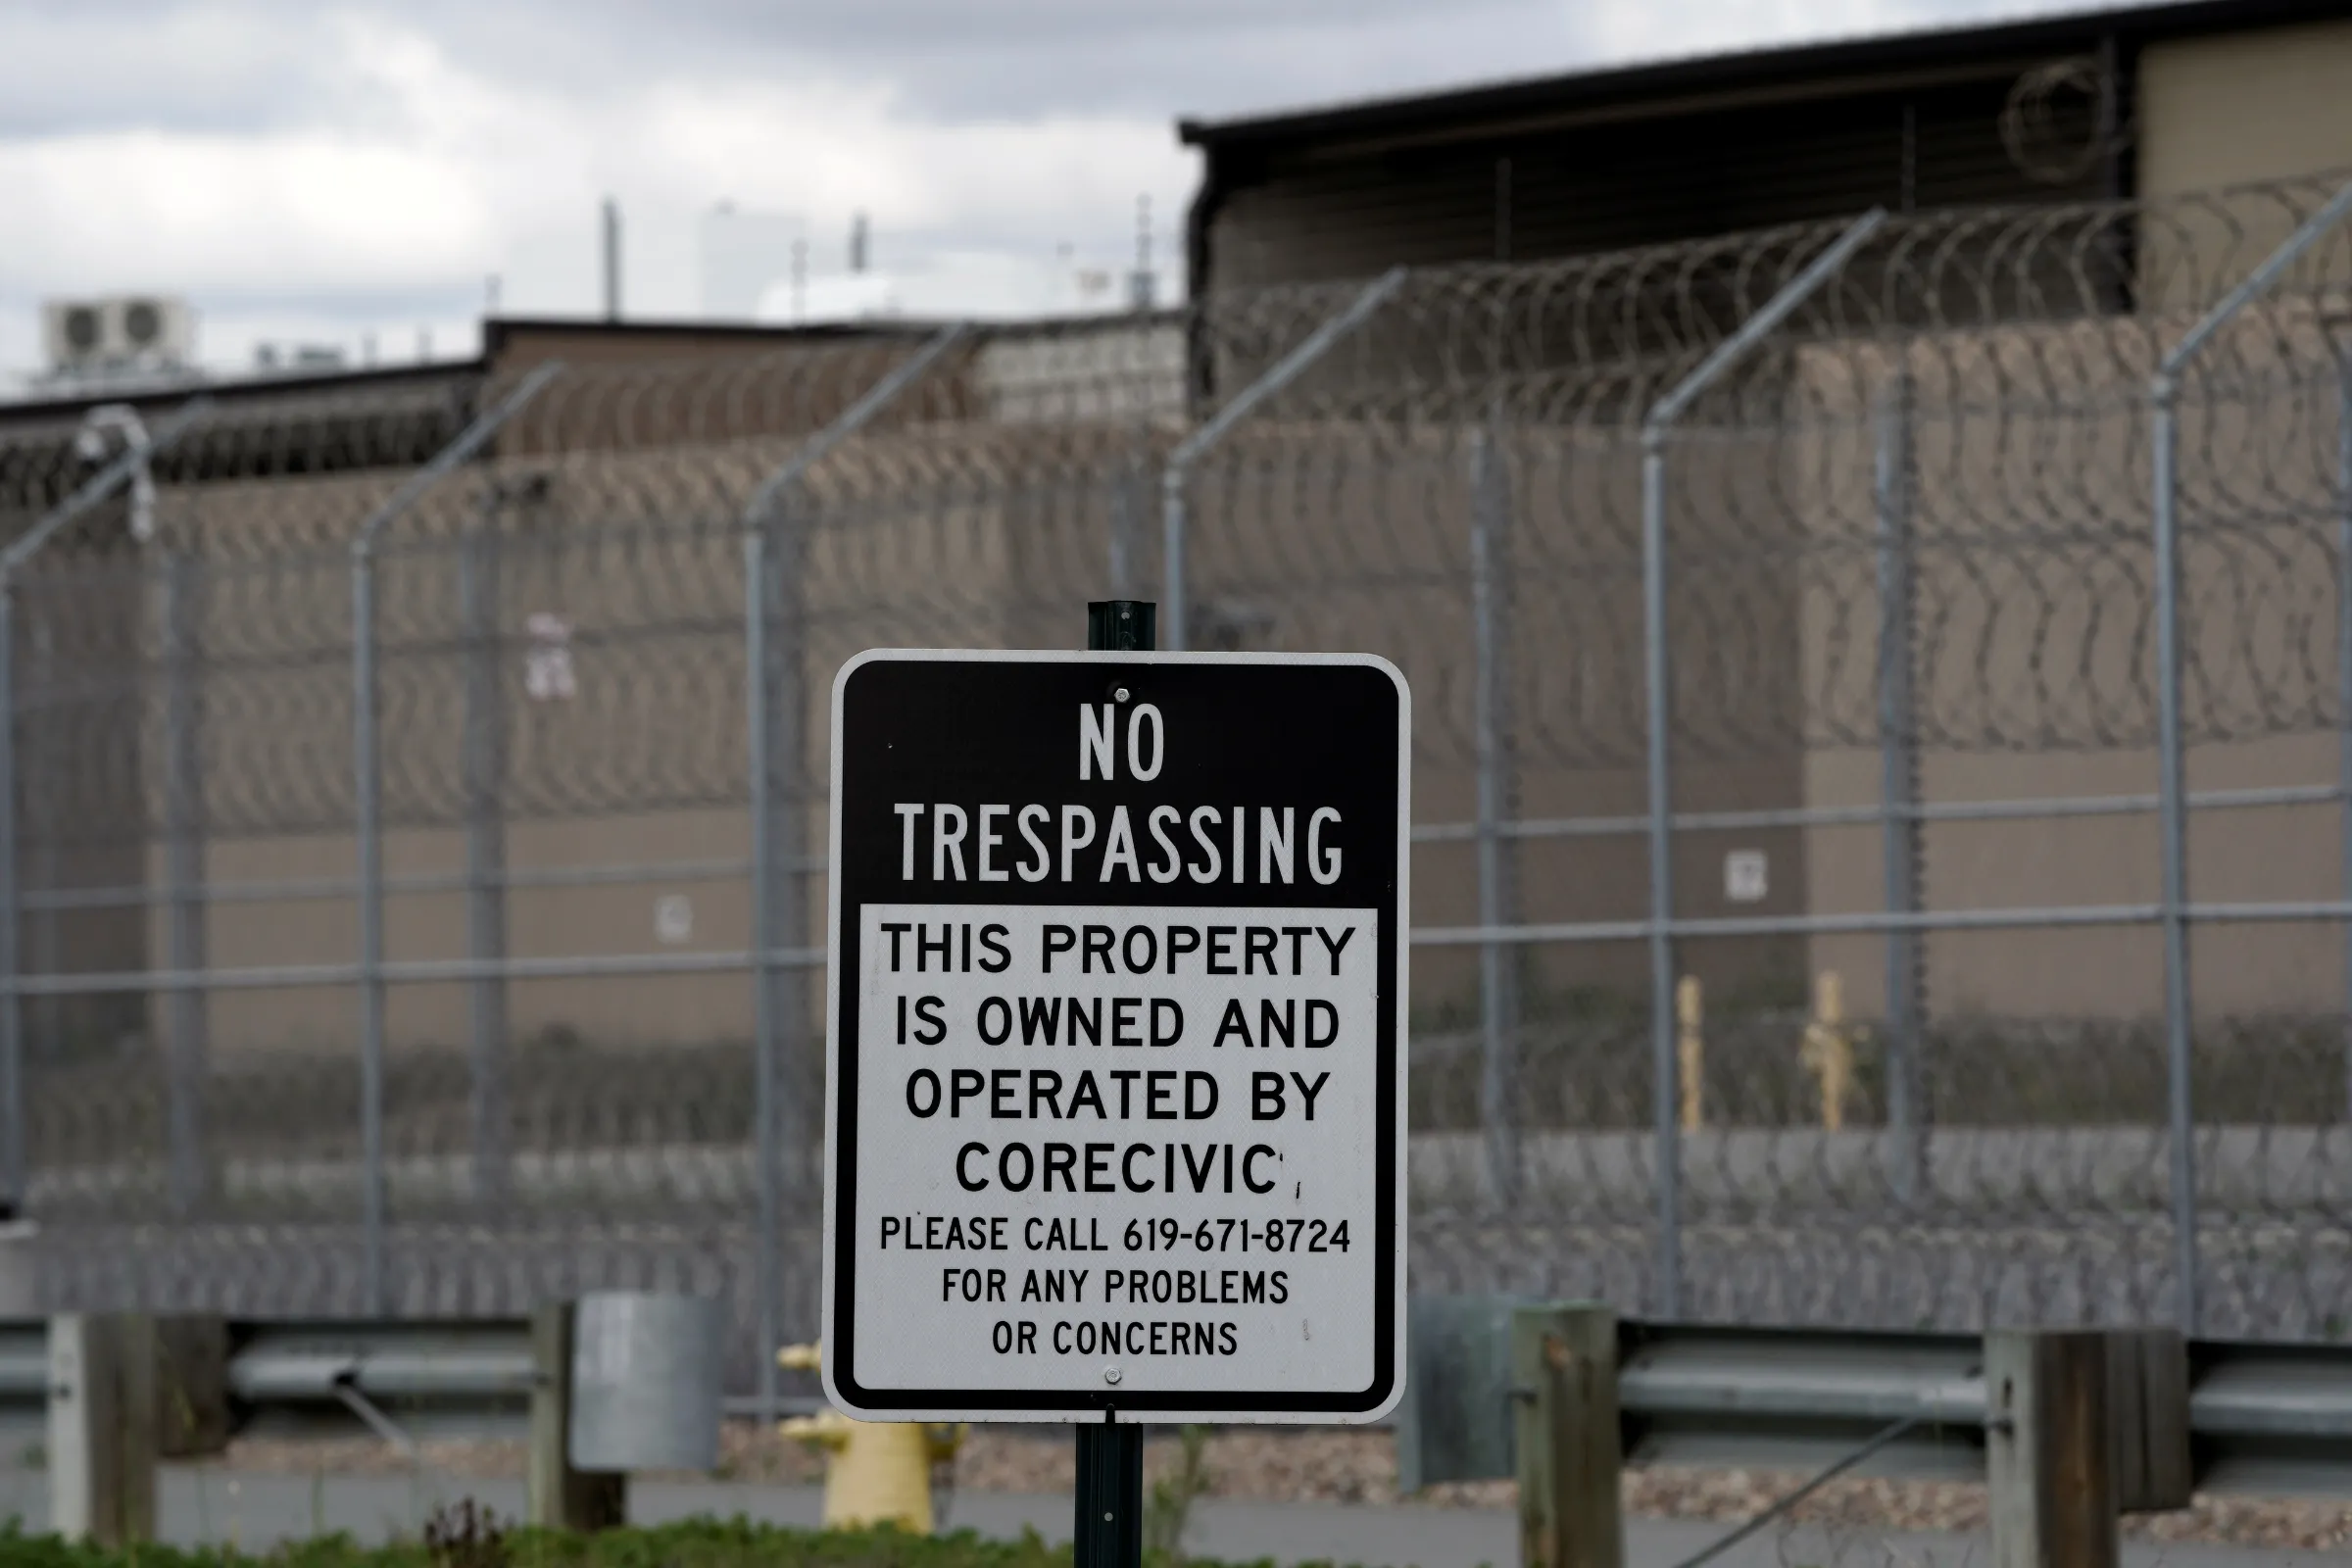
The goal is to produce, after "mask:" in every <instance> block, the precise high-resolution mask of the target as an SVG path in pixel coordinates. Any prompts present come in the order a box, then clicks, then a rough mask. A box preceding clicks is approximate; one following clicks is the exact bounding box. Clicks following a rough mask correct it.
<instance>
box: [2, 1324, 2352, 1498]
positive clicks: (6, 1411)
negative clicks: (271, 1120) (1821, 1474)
mask: <svg viewBox="0 0 2352 1568" xmlns="http://www.w3.org/2000/svg"><path fill="white" fill-rule="evenodd" d="M1496 1306H1497V1309H1498V1311H1499V1312H1500V1313H1501V1314H1502V1315H1503V1316H1504V1317H1506V1318H1507V1308H1508V1303H1505V1302H1499V1301H1498V1302H1497V1303H1496ZM531 1333H532V1326H531V1323H530V1322H529V1320H527V1319H522V1318H513V1319H491V1320H480V1321H447V1322H414V1321H411V1322H356V1321H329V1322H310V1323H303V1322H278V1323H269V1322H246V1321H232V1322H230V1323H229V1324H228V1325H227V1328H226V1334H227V1341H228V1346H229V1351H228V1358H227V1366H226V1379H225V1381H226V1387H227V1394H228V1399H229V1405H230V1425H231V1430H232V1431H234V1432H236V1433H238V1434H241V1435H253V1436H266V1437H284V1438H320V1439H324V1438H353V1437H366V1436H371V1435H372V1436H375V1437H380V1438H384V1439H385V1440H386V1441H400V1440H408V1441H423V1440H427V1439H436V1438H447V1437H468V1438H519V1437H521V1436H522V1435H523V1434H524V1432H525V1430H526V1428H527V1425H528V1419H529V1413H530V1400H531V1396H532V1394H533V1391H534V1390H535V1388H536V1387H537V1386H538V1380H539V1375H540V1374H539V1371H538V1367H537V1362H536V1359H535V1357H534V1351H533V1347H532V1340H531ZM1621 1343H1622V1351H1621V1359H1620V1365H1619V1368H1618V1383H1617V1387H1618V1399H1619V1404H1620V1407H1621V1409H1622V1410H1623V1413H1624V1416H1625V1419H1626V1423H1627V1427H1628V1439H1629V1446H1628V1448H1627V1456H1628V1459H1629V1460H1630V1461H1631V1462H1633V1463H1635V1464H1690V1465H1698V1466H1714V1465H1727V1466H1728V1465H1745V1466H1751V1467H1774V1468H1789V1469H1803V1468H1808V1467H1811V1466H1815V1465H1818V1464H1826V1463H1829V1462H1830V1461H1832V1460H1833V1459H1835V1458H1836V1457H1838V1455H1840V1454H1842V1453H1844V1452H1847V1451H1849V1450H1850V1449H1851V1448H1852V1447H1853V1446H1854V1445H1855V1444H1856V1443H1857V1442H1859V1441H1860V1440H1861V1439H1862V1438H1863V1437H1866V1436H1868V1435H1869V1434H1871V1433H1873V1432H1876V1431H1878V1430H1879V1429H1881V1428H1883V1427H1884V1426H1886V1425H1887V1423H1888V1422H1891V1421H1895V1420H1900V1419H1903V1418H1906V1417H1912V1418H1917V1419H1918V1420H1919V1421H1920V1423H1921V1425H1920V1427H1919V1429H1918V1430H1917V1432H1916V1433H1915V1434H1913V1435H1911V1436H1909V1437H1907V1438H1904V1439H1902V1440H1898V1441H1897V1442H1894V1443H1892V1444H1889V1445H1888V1446H1887V1448H1886V1449H1885V1450H1884V1451H1883V1452H1882V1453H1881V1454H1880V1455H1879V1456H1877V1457H1876V1459H1875V1460H1874V1462H1873V1465H1872V1469H1873V1471H1874V1472H1875V1473H1880V1474H1893V1475H1908V1476H1919V1477H1944V1478H1954V1479H1957V1478H1967V1477H1977V1478H1981V1477H1982V1476H1983V1473H1984V1427H1985V1380H1984V1375H1983V1366H1984V1348H1983V1343H1982V1342H1981V1341H1979V1340H1977V1339H1974V1338H1971V1337H1968V1336H1965V1335H1896V1334H1860V1333H1846V1332H1841V1331H1813V1330H1777V1329H1737V1328H1711V1327H1698V1326H1691V1325H1667V1324H1654V1323H1628V1324H1625V1325H1623V1328H1622V1332H1621ZM2186 1354H2187V1361H2188V1425H2189V1436H2190V1440H2191V1443H2192V1445H2193V1450H2194V1458H2195V1465H2196V1475H2197V1485H2198V1487H2199V1489H2200V1490H2205V1491H2218V1492H2240V1493H2261V1492H2272V1493H2318V1494H2324V1495H2352V1346H2300V1347H2298V1346H2272V1345H2238V1344H2228V1343H2221V1342H2214V1341H2198V1342H2194V1343H2191V1344H2190V1345H2188V1347H2187V1349H2186ZM1473 1359H1474V1360H1475V1359H1476V1358H1475V1357H1473ZM1420 1362H1421V1357H1420V1356H1419V1355H1418V1354H1417V1355H1416V1363H1417V1364H1416V1366H1415V1368H1414V1372H1415V1374H1416V1375H1417V1376H1420V1377H1430V1378H1441V1377H1442V1378H1446V1379H1447V1380H1449V1381H1454V1382H1458V1381H1459V1380H1460V1379H1461V1378H1462V1377H1463V1373H1462V1372H1461V1371H1460V1370H1459V1369H1458V1365H1457V1367H1455V1368H1452V1369H1448V1370H1446V1371H1443V1372H1441V1371H1438V1370H1436V1369H1435V1368H1434V1367H1427V1366H1424V1365H1421V1364H1419V1363H1420ZM1492 1364H1495V1369H1496V1374H1497V1375H1495V1376H1493V1377H1488V1378H1485V1379H1483V1381H1484V1382H1485V1383H1486V1384H1487V1385H1488V1387H1487V1388H1486V1389H1485V1390H1484V1391H1483V1392H1470V1393H1469V1394H1468V1397H1467V1400H1466V1402H1467V1403H1468V1404H1470V1405H1471V1406H1472V1407H1476V1406H1477V1405H1479V1404H1481V1403H1485V1404H1487V1405H1488V1407H1489V1408H1490V1409H1492V1410H1493V1411H1494V1412H1495V1416H1494V1419H1495V1422H1496V1424H1497V1428H1498V1430H1499V1429H1500V1428H1501V1427H1502V1426H1504V1425H1506V1424H1507V1420H1508V1416H1507V1404H1508V1391H1507V1389H1505V1388H1504V1387H1503V1386H1502V1384H1501V1381H1500V1376H1499V1374H1500V1371H1501V1369H1500V1366H1499V1363H1492ZM1472 1378H1473V1381H1481V1380H1479V1379H1478V1378H1477V1377H1476V1375H1475V1374H1472ZM50 1392H51V1379H50V1371H49V1349H48V1326H47V1325H46V1324H45V1323H42V1322H37V1321H36V1322H23V1321H19V1322H9V1323H0V1437H5V1438H8V1439H28V1438H35V1437H37V1436H38V1434H39V1433H40V1432H41V1431H42V1430H44V1427H45V1424H46V1422H47V1419H48V1399H49V1396H50ZM727 1408H728V1413H729V1414H751V1413H754V1412H753V1411H752V1409H751V1407H750V1404H749V1402H748V1401H745V1400H740V1399H736V1400H729V1401H728V1403H727ZM369 1410H372V1411H373V1412H375V1416H377V1417H380V1418H381V1419H380V1420H378V1419H375V1418H371V1416H370V1415H369V1414H368V1413H367V1412H368V1411H369ZM386 1424H388V1425H389V1426H390V1427H391V1428H392V1430H393V1432H396V1433H397V1434H398V1435H399V1436H398V1439H395V1438H394V1437H393V1436H392V1434H391V1433H388V1432H387V1431H386ZM1406 1424H1407V1425H1408V1426H1409V1424H1410V1423H1409V1422H1408V1423H1406ZM1408 1441H1412V1440H1411V1439H1409V1438H1408ZM1439 1457H1440V1458H1441V1459H1443V1457H1444V1456H1442V1455H1441V1456H1439ZM1440 1468H1441V1469H1449V1468H1453V1467H1452V1466H1446V1465H1444V1464H1441V1465H1440Z"/></svg>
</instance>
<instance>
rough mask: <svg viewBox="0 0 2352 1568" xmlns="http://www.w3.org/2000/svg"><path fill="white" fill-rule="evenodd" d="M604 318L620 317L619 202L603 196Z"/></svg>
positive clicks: (612, 319) (616, 318) (615, 318)
mask: <svg viewBox="0 0 2352 1568" xmlns="http://www.w3.org/2000/svg"><path fill="white" fill-rule="evenodd" d="M605 319H606V320H608V321H617V320H619V319H620V203H618V202H616V201H614V200H613V198H612V197H610V196H608V197H606V198H605Z"/></svg>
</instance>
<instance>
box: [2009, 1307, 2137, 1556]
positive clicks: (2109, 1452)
mask: <svg viewBox="0 0 2352 1568" xmlns="http://www.w3.org/2000/svg"><path fill="white" fill-rule="evenodd" d="M2110 1343H2111V1341H2110V1338H2109V1336H2107V1335H2105V1334H2102V1333H2100V1332H2098V1331H2097V1330H2089V1329H2085V1330H2072V1331H2047V1330H1997V1331H1995V1332H1993V1333H1990V1334H1987V1335H1985V1480H1986V1482H1987V1484H1988V1488H1989V1490H1990V1493H1991V1498H1990V1501H1991V1508H1992V1561H1993V1568H2115V1564H2116V1562H2117V1535H2116V1496H2115V1485H2114V1476H2113V1470H2112V1467H2113V1464H2114V1461H2115V1449H2114V1439H2113V1436H2112V1429H2111V1411H2110V1409H2109V1400H2108V1392H2107V1367H2108V1355H2109V1353H2110V1351H2109V1346H2110Z"/></svg>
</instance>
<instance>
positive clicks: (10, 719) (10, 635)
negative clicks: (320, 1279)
mask: <svg viewBox="0 0 2352 1568" xmlns="http://www.w3.org/2000/svg"><path fill="white" fill-rule="evenodd" d="M16 649H17V585H16V580H15V578H14V577H13V576H12V575H10V574H9V573H6V572H0V980H5V981H6V982H7V984H8V985H9V986H10V987H11V988H12V991H13V988H15V987H17V986H19V985H22V984H23V983H24V980H25V975H24V973H23V970H22V968H21V966H20V964H19V961H18V960H19V958H20V956H21V955H20V954H19V953H18V951H17V679H16ZM25 1163H26V1162H25V1004H24V1000H23V997H22V994H21V993H20V994H12V995H10V996H7V997H5V998H0V1219H14V1218H16V1217H17V1216H18V1215H19V1214H21V1213H22V1212H24V1208H25V1175H26V1170H25Z"/></svg>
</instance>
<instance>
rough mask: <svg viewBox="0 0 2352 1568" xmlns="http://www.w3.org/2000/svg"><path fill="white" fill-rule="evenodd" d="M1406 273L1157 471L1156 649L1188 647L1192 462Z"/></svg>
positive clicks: (1343, 316) (1389, 277)
mask: <svg viewBox="0 0 2352 1568" xmlns="http://www.w3.org/2000/svg"><path fill="white" fill-rule="evenodd" d="M1407 275H1408V274H1407V272H1406V270H1405V269H1404V268H1401V267H1393V268H1391V269H1389V270H1387V271H1386V272H1383V273H1382V274H1381V275H1380V276H1379V277H1377V278H1375V279H1373V281H1372V283H1371V284H1370V286H1368V287H1367V288H1365V290H1364V291H1363V292H1362V293H1361V294H1358V295H1357V296H1356V297H1355V299H1354V300H1353V301H1352V302H1350V303H1349V305H1348V308H1347V309H1346V310H1344V311H1342V312H1341V313H1340V314H1339V315H1337V316H1335V317H1332V318H1331V319H1329V320H1326V321H1325V322H1324V323H1323V324H1322V325H1321V326H1318V327H1316V328H1315V329H1314V331H1312V332H1311V333H1309V334H1307V337H1306V340H1305V341H1304V342H1302V343H1300V344H1299V346H1298V347H1297V348H1295V349H1293V350H1291V352H1290V353H1288V354H1286V355H1284V356H1283V357H1282V358H1281V360H1279V361H1278V362H1276V364H1275V365H1274V368H1272V369H1269V370H1268V371H1266V373H1265V374H1263V375H1261V376H1259V377H1258V378H1257V379H1256V380H1254V381H1252V382H1250V384H1249V385H1248V386H1246V387H1244V388H1243V389H1242V390H1241V391H1240V392H1237V393H1236V394H1234V396H1233V397H1232V398H1231V399H1229V400H1228V401H1227V402H1226V404H1225V405H1224V407H1222V408H1220V409H1219V410H1217V412H1216V414H1215V415H1214V416H1213V417H1211V418H1210V419H1209V420H1208V422H1207V423H1205V424H1203V425H1201V428H1200V429H1198V430H1195V431H1194V432H1193V433H1192V434H1191V435H1189V436H1187V437H1185V438H1184V440H1182V441H1181V442H1179V443H1177V446H1176V450H1175V451H1173V452H1171V453H1169V454H1168V466H1166V467H1165V468H1164V469H1162V470H1161V471H1160V476H1159V487H1160V491H1159V493H1160V551H1161V554H1162V556H1163V558H1164V559H1163V561H1162V563H1161V573H1160V614H1159V625H1160V643H1161V645H1162V646H1163V647H1165V648H1166V649H1167V650H1168V651H1169V652H1170V653H1182V652H1184V651H1185V649H1187V648H1189V647H1190V646H1192V644H1191V639H1190V635H1189V632H1190V628H1189V626H1188V625H1187V622H1186V616H1187V615H1188V614H1189V613H1191V603H1190V599H1189V597H1188V596H1189V593H1190V585H1189V584H1188V583H1187V582H1186V578H1185V536H1186V531H1187V528H1188V526H1189V522H1190V518H1189V516H1188V515H1187V513H1186V509H1185V495H1184V485H1185V479H1186V477H1187V475H1188V474H1189V472H1190V470H1191V468H1192V466H1193V464H1194V462H1195V461H1196V460H1197V459H1199V458H1201V456H1202V455H1203V454H1205V453H1206V452H1207V451H1208V450H1209V449H1210V448H1212V447H1214V446H1215V445H1216V444H1217V443H1218V442H1220V441H1222V440H1224V439H1225V436H1226V434H1227V432H1229V431H1230V430H1232V429H1233V427H1234V426H1235V425H1237V424H1240V423H1241V422H1242V421H1243V420H1244V419H1246V418H1248V417H1250V415H1251V414H1253V413H1255V412H1256V410H1257V406H1258V405H1259V404H1261V403H1263V402H1265V401H1266V399H1268V398H1270V397H1272V396H1273V395H1274V394H1275V393H1277V392H1279V391H1281V390H1282V389H1283V388H1284V387H1286V386H1289V385H1290V384H1291V383H1292V382H1293V381H1296V380H1297V379H1299V376H1300V375H1302V374H1304V373H1305V371H1306V370H1307V368H1309V367H1310V366H1312V365H1313V364H1314V363H1315V362H1316V361H1317V360H1319V359H1321V358H1322V357H1323V356H1324V355H1325V354H1328V353H1329V352H1330V351H1331V349H1332V346H1333V345H1334V344H1336V343H1338V342H1339V341H1340V340H1341V339H1342V338H1344V337H1346V336H1347V335H1348V333H1350V332H1352V331H1354V330H1355V329H1356V328H1357V327H1359V326H1361V325H1362V324H1363V323H1364V321H1365V320H1366V319H1368V318H1369V317H1370V316H1371V315H1372V313H1373V312H1374V311H1377V310H1379V309H1380V308H1381V306H1383V305H1385V304H1387V303H1388V300H1389V297H1390V296H1391V295H1393V294H1395V293H1396V292H1397V290H1398V289H1400V288H1402V287H1403V286H1404V280H1405V278H1406V276H1407Z"/></svg>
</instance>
